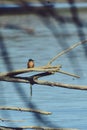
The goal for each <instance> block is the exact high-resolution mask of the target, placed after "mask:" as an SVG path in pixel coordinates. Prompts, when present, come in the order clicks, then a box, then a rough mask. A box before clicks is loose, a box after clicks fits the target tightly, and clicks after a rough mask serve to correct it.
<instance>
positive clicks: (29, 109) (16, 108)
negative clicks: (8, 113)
mask: <svg viewBox="0 0 87 130" xmlns="http://www.w3.org/2000/svg"><path fill="white" fill-rule="evenodd" d="M0 110H15V111H24V112H35V113H39V114H44V115H50V114H51V112H46V111H41V110H34V109H31V108H18V107H0Z"/></svg>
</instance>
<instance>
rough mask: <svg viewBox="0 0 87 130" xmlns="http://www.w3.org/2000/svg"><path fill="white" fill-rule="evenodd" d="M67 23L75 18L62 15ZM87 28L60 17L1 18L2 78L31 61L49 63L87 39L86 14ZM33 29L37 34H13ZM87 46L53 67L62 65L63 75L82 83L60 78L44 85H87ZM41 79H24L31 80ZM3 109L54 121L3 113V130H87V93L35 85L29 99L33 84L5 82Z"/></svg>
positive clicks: (83, 16) (0, 98)
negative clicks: (37, 129)
mask: <svg viewBox="0 0 87 130" xmlns="http://www.w3.org/2000/svg"><path fill="white" fill-rule="evenodd" d="M60 14H61V15H62V17H71V16H70V14H69V13H64V12H63V13H62V12H60ZM79 18H80V22H82V23H83V26H78V25H77V24H76V23H75V22H68V21H67V22H61V21H60V20H58V19H57V17H51V16H50V17H48V18H46V17H41V16H39V15H34V14H29V15H13V16H12V15H7V16H5V15H4V16H0V24H1V25H3V24H7V25H11V26H0V72H7V71H10V70H16V69H23V68H26V67H27V61H28V59H30V58H32V59H34V60H35V66H41V65H45V64H46V63H48V61H49V60H50V59H51V58H53V57H54V56H55V55H56V54H58V53H59V52H61V51H62V50H64V49H66V48H68V47H70V46H71V45H73V44H74V43H77V42H79V41H80V40H82V39H87V24H86V22H87V13H86V12H83V13H80V14H79ZM12 26H17V27H18V26H19V27H23V28H31V29H32V30H33V31H34V33H31V34H30V33H27V32H26V30H23V29H22V30H20V29H17V28H15V27H14V28H11V27H12ZM86 52H87V44H85V45H81V46H79V47H77V48H75V49H74V50H72V51H71V52H69V53H67V54H65V55H63V56H61V57H60V58H58V59H57V60H56V61H55V62H53V65H57V64H61V65H62V70H65V71H67V72H71V73H75V74H78V75H80V78H79V79H76V78H73V77H70V76H67V75H63V74H59V73H56V74H54V75H52V76H48V77H45V78H43V79H45V80H48V81H56V82H61V83H67V84H68V83H69V84H79V85H87V53H86ZM32 74H36V72H35V73H34V72H32V73H30V74H28V73H27V74H23V76H28V75H32ZM0 106H13V107H24V108H27V107H30V108H35V109H40V110H44V111H49V112H52V115H49V116H47V115H37V114H34V113H30V112H17V111H5V110H0V118H4V119H8V120H13V121H14V122H10V121H7V122H6V121H4V122H2V121H0V125H2V126H13V127H14V126H15V127H20V126H47V127H61V128H78V129H80V130H86V129H87V91H81V90H74V89H66V88H60V87H49V86H44V85H43V86H41V85H34V86H33V96H32V98H30V88H29V84H23V83H8V82H4V81H1V82H0Z"/></svg>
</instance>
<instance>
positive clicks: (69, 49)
mask: <svg viewBox="0 0 87 130" xmlns="http://www.w3.org/2000/svg"><path fill="white" fill-rule="evenodd" d="M86 42H87V40H84V41H81V42H79V43H76V44H74V45H73V46H71V47H70V48H68V49H66V50H64V51H62V52H60V53H59V54H57V55H56V56H55V57H53V58H52V59H51V60H50V61H49V62H48V63H47V65H50V64H52V62H53V61H55V60H56V59H57V58H59V57H60V56H62V55H63V54H65V53H67V52H69V51H71V50H72V49H74V48H75V47H77V46H79V45H81V44H84V43H86Z"/></svg>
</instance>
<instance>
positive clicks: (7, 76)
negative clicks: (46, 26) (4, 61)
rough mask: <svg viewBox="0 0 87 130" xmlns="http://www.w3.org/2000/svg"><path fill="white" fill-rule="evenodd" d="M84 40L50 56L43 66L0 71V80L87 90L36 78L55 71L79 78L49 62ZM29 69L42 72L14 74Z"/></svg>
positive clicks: (29, 70) (84, 87)
mask: <svg viewBox="0 0 87 130" xmlns="http://www.w3.org/2000/svg"><path fill="white" fill-rule="evenodd" d="M86 42H87V40H84V41H82V42H79V43H76V44H74V45H73V46H71V47H70V48H68V49H66V50H64V51H62V52H61V53H59V54H57V55H56V56H55V57H54V58H52V59H51V60H50V61H49V62H48V64H46V65H45V66H39V67H34V68H29V69H21V70H15V71H11V72H7V73H0V80H1V81H8V82H21V83H30V84H31V85H32V84H40V85H48V86H56V87H64V88H70V89H79V90H87V86H81V85H72V84H63V83H58V82H49V81H41V80H38V78H41V77H43V76H48V75H52V74H54V73H56V72H59V73H62V74H66V75H69V76H73V77H76V78H79V76H78V75H75V74H71V73H68V72H65V71H62V70H61V65H57V66H52V65H51V63H52V62H53V61H54V60H56V59H57V58H58V57H59V56H62V55H63V54H65V53H67V52H69V51H70V50H72V49H73V48H75V47H77V46H79V45H81V44H84V43H86ZM31 71H37V72H44V73H41V74H37V75H33V76H30V77H18V76H16V75H18V74H22V73H27V72H31Z"/></svg>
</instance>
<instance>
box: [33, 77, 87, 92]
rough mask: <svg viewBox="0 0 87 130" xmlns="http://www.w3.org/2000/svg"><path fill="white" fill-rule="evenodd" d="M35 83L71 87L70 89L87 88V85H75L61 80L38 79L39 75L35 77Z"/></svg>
mask: <svg viewBox="0 0 87 130" xmlns="http://www.w3.org/2000/svg"><path fill="white" fill-rule="evenodd" d="M34 81H35V83H37V84H39V85H47V86H51V87H55V86H56V87H62V88H69V89H78V90H87V86H81V85H73V84H64V83H59V82H49V81H44V80H38V76H37V77H35V78H34Z"/></svg>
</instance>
